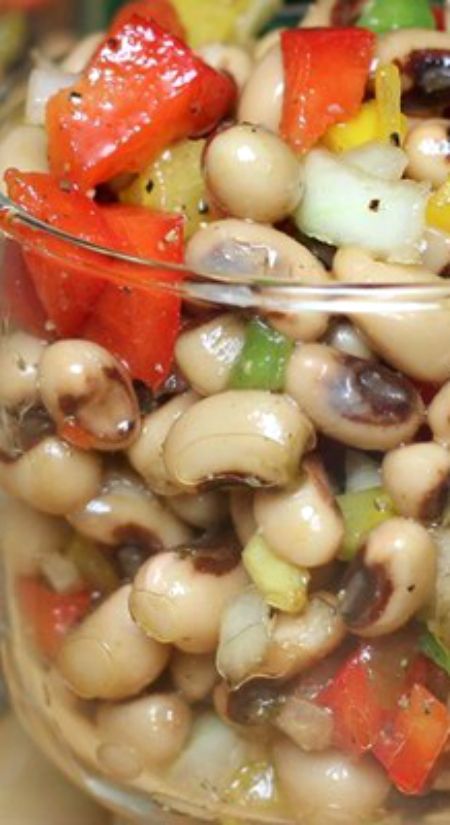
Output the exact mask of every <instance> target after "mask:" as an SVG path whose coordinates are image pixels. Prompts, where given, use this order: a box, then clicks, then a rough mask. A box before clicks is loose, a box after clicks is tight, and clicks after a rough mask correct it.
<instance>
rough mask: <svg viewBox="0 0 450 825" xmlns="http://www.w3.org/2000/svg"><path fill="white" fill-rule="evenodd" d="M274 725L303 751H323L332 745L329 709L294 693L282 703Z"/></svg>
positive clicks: (331, 725)
mask: <svg viewBox="0 0 450 825" xmlns="http://www.w3.org/2000/svg"><path fill="white" fill-rule="evenodd" d="M276 726H277V728H278V729H279V730H281V731H282V732H283V733H285V734H286V735H287V736H289V738H290V739H292V741H293V742H295V744H296V745H298V747H299V748H301V749H302V750H304V751H323V750H327V748H330V747H331V745H332V739H333V716H332V714H331V713H330V711H329V710H328V709H327V708H323V707H320V705H316V704H314V702H308V700H307V699H302V698H301V697H300V696H295V694H294V695H292V696H289V697H288V698H287V699H286V702H285V703H284V704H283V705H282V708H281V710H280V712H279V713H278V715H277V717H276Z"/></svg>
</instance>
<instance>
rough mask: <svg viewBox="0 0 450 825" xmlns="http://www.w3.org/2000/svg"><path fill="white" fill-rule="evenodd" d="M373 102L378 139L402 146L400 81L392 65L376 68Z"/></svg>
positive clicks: (396, 70)
mask: <svg viewBox="0 0 450 825" xmlns="http://www.w3.org/2000/svg"><path fill="white" fill-rule="evenodd" d="M375 100H376V103H377V108H378V123H379V130H380V139H381V140H382V141H384V142H385V143H394V144H395V145H398V146H400V145H401V144H402V139H403V137H404V134H403V115H402V108H401V105H402V81H401V76H400V71H399V69H398V67H397V66H396V65H395V64H394V63H386V64H385V65H383V64H382V65H381V66H379V67H378V69H377V71H376V74H375Z"/></svg>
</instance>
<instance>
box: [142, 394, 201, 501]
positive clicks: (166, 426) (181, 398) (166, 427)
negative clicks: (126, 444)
mask: <svg viewBox="0 0 450 825" xmlns="http://www.w3.org/2000/svg"><path fill="white" fill-rule="evenodd" d="M196 400H197V396H196V395H195V394H194V393H193V392H186V393H183V394H182V395H177V396H176V397H175V398H172V399H171V400H170V401H167V402H166V403H165V404H163V405H162V406H160V407H158V409H156V410H155V411H154V412H151V413H149V415H147V416H146V417H145V418H144V420H143V422H142V429H141V433H140V436H139V438H138V439H137V441H135V442H134V444H133V445H132V446H131V447H130V449H129V450H128V452H127V455H128V459H129V461H130V464H131V466H132V467H133V468H134V469H135V470H136V472H137V473H139V475H140V476H142V478H143V479H144V481H145V483H146V484H147V486H148V487H149V488H150V489H151V490H153V492H154V493H157V494H158V495H164V496H169V495H177V494H179V493H180V492H182V491H181V489H180V488H179V487H178V486H177V485H176V484H175V483H174V481H173V480H172V479H170V478H169V475H168V472H167V468H166V465H165V462H164V444H165V441H166V438H167V436H168V434H169V432H170V430H171V428H172V427H173V425H174V424H175V423H176V421H178V419H179V418H181V416H182V415H184V413H185V412H186V411H187V410H188V409H189V408H190V407H191V406H192V405H193V404H194V403H195V401H196Z"/></svg>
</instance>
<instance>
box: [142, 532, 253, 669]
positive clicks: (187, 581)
mask: <svg viewBox="0 0 450 825" xmlns="http://www.w3.org/2000/svg"><path fill="white" fill-rule="evenodd" d="M247 584H248V577H247V574H246V572H245V570H244V568H243V566H242V564H241V562H240V559H239V553H238V552H237V549H236V547H235V545H234V544H233V543H232V540H231V539H228V538H226V537H225V538H224V542H223V545H222V546H221V547H218V546H216V547H214V546H211V547H204V548H202V549H201V550H200V549H199V548H197V549H196V548H195V546H192V547H191V548H189V547H187V548H186V549H185V550H184V551H183V552H166V553H159V554H158V555H156V556H152V557H151V558H150V559H149V560H148V561H147V562H145V564H144V565H143V566H142V567H141V569H140V570H139V572H138V574H137V576H136V578H135V580H134V583H133V589H132V593H131V596H130V610H131V614H132V616H133V619H134V620H135V622H136V623H137V625H138V626H139V627H140V628H141V629H142V631H143V632H144V633H146V634H147V635H148V636H149V637H151V638H153V639H156V640H158V641H160V642H163V643H170V644H174V645H175V646H176V647H177V648H179V649H180V650H183V651H185V652H186V653H213V652H214V651H215V649H216V647H217V644H218V641H219V632H220V622H221V617H222V613H223V611H224V609H225V606H226V604H227V602H228V601H229V600H230V599H231V598H232V597H233V596H234V595H236V594H237V593H239V592H240V591H241V590H243V589H244V588H245V587H246V585H247Z"/></svg>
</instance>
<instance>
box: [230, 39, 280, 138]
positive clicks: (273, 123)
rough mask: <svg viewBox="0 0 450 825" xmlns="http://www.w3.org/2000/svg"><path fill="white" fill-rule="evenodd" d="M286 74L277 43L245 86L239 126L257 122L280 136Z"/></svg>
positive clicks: (240, 106)
mask: <svg viewBox="0 0 450 825" xmlns="http://www.w3.org/2000/svg"><path fill="white" fill-rule="evenodd" d="M283 96H284V73H283V61H282V57H281V48H280V45H279V44H278V43H276V44H275V45H274V46H273V47H272V48H271V49H270V50H269V51H268V52H266V54H264V55H263V57H262V58H261V60H260V61H259V62H258V63H256V65H255V66H254V67H253V70H252V72H251V74H250V77H249V78H248V80H247V83H246V84H245V86H244V88H243V90H242V94H241V98H240V101H239V108H238V121H239V122H240V123H255V124H258V125H261V126H265V127H266V129H270V130H271V131H272V132H275V133H277V132H278V129H279V126H280V121H281V112H282V106H283Z"/></svg>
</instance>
